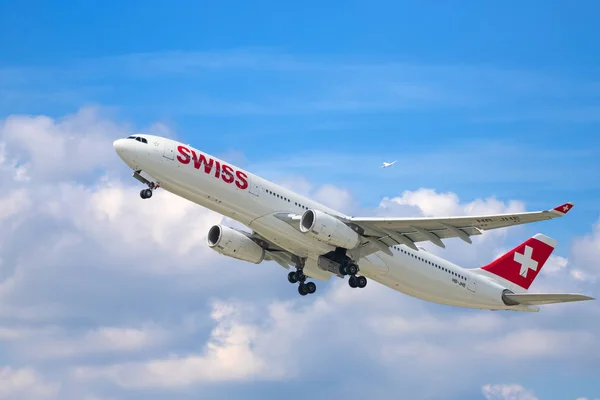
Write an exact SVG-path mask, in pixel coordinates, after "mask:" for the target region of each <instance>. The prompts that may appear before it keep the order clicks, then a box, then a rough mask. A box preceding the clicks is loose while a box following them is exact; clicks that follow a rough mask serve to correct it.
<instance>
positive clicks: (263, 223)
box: [115, 135, 526, 310]
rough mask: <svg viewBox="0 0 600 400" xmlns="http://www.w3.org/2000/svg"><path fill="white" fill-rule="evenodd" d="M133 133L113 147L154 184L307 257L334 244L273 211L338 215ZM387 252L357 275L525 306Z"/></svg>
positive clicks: (427, 293)
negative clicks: (503, 300) (133, 138)
mask: <svg viewBox="0 0 600 400" xmlns="http://www.w3.org/2000/svg"><path fill="white" fill-rule="evenodd" d="M138 136H142V137H144V138H145V139H146V140H147V143H142V142H139V141H136V140H131V139H120V140H122V141H123V142H120V143H121V145H120V146H118V147H117V145H115V148H116V149H117V152H118V153H119V155H120V157H121V158H122V159H123V160H124V161H125V162H126V163H127V164H128V165H129V166H130V167H131V168H132V169H133V170H142V171H143V172H144V173H145V174H148V175H149V176H151V177H152V178H154V179H155V180H156V181H158V182H159V183H160V187H161V188H163V189H165V190H167V191H169V192H171V193H174V194H176V195H178V196H181V197H183V198H186V199H188V200H190V201H192V202H194V203H196V204H199V205H201V206H203V207H206V208H208V209H210V210H213V211H215V212H217V213H219V214H222V215H224V216H226V217H229V218H232V219H234V220H237V221H239V222H241V223H242V224H244V225H246V226H248V227H249V228H251V229H252V230H253V231H255V232H256V233H258V234H259V235H261V236H263V237H264V238H266V239H267V240H269V241H271V242H273V243H275V244H276V245H278V246H280V247H282V248H283V249H285V250H287V251H289V252H291V253H293V254H296V255H297V256H299V257H303V258H309V259H313V260H314V259H316V258H318V256H320V255H322V254H325V253H328V252H330V251H332V250H334V249H335V248H334V247H333V246H331V245H328V244H326V243H324V242H321V241H319V240H316V239H315V238H314V237H313V236H311V235H307V234H304V233H302V232H301V231H300V230H298V229H296V228H295V227H293V226H292V225H290V224H289V223H287V222H285V221H283V220H280V219H278V218H276V217H274V216H273V214H274V213H278V212H284V213H289V214H302V213H304V212H305V211H306V210H308V209H317V210H320V211H323V212H326V213H328V214H330V215H333V216H344V215H343V214H341V213H340V212H338V211H335V210H332V209H330V208H328V207H326V206H324V205H322V204H319V203H317V202H315V201H313V200H311V199H308V198H306V197H304V196H301V195H299V194H297V193H294V192H293V191H291V190H288V189H286V188H283V187H281V186H279V185H277V184H275V183H272V182H269V181H267V180H265V179H263V178H261V177H259V176H256V175H254V174H251V173H249V172H247V171H244V170H242V169H240V168H237V167H235V166H233V165H231V164H229V163H227V162H226V161H223V160H220V159H218V158H216V157H213V156H210V155H208V154H206V153H202V152H200V151H199V150H197V149H194V148H193V147H191V146H189V145H184V144H182V143H179V142H176V141H173V140H171V139H166V138H162V137H157V136H151V135H138ZM115 143H116V142H115ZM211 160H212V161H211ZM223 171H225V172H226V174H225V176H223ZM232 178H233V179H232ZM391 250H392V253H393V256H389V255H388V254H385V253H384V252H381V251H379V252H377V253H373V254H371V255H369V256H367V257H362V258H361V259H360V260H358V264H359V268H360V274H361V275H364V276H365V277H367V278H369V279H372V280H374V281H377V282H379V283H381V284H383V285H385V286H387V287H390V288H392V289H395V290H397V291H400V292H403V293H406V294H408V295H411V296H414V297H417V298H420V299H423V300H427V301H432V302H436V303H441V304H447V305H453V306H461V307H469V308H483V309H513V310H514V309H520V310H526V307H514V306H512V307H507V306H506V305H505V304H504V303H503V302H502V300H501V293H502V291H503V290H504V289H505V287H503V286H501V285H500V284H499V283H497V282H496V281H494V280H492V279H490V278H489V277H487V276H485V275H481V274H478V273H475V272H473V270H466V269H464V268H461V267H459V266H457V265H455V264H453V263H451V262H449V261H447V260H444V259H442V258H440V257H437V256H436V255H434V254H432V253H430V252H427V251H426V250H420V251H415V250H412V249H410V248H409V247H406V246H404V245H398V246H394V247H392V248H391ZM306 274H307V275H309V276H313V277H314V278H316V279H321V280H324V279H328V278H329V277H330V276H331V274H330V273H329V272H327V271H323V270H320V269H318V271H317V270H308V271H307V272H306Z"/></svg>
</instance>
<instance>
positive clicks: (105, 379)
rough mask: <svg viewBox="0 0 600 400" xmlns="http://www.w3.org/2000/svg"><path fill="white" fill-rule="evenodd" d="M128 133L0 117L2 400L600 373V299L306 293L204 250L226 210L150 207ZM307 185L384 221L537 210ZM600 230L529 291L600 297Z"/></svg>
mask: <svg viewBox="0 0 600 400" xmlns="http://www.w3.org/2000/svg"><path fill="white" fill-rule="evenodd" d="M132 130H133V128H132V127H131V126H128V125H127V124H123V123H120V122H115V121H113V120H112V119H109V118H107V117H106V116H103V115H102V112H101V110H98V109H82V110H80V111H79V112H77V113H76V114H73V115H68V116H65V117H63V118H59V119H53V118H50V117H46V116H10V117H8V118H6V119H5V120H4V121H2V123H1V124H0V184H1V185H2V188H3V190H2V192H1V193H0V320H1V322H2V324H1V328H0V349H1V350H2V354H3V355H4V357H3V361H2V363H3V367H2V369H1V370H0V398H19V399H22V398H24V399H27V398H32V399H33V398H35V399H58V398H60V399H82V398H90V399H91V398H97V399H100V398H128V399H137V398H140V399H142V398H148V396H149V394H152V396H154V397H152V398H169V399H178V398H182V399H183V398H191V397H193V396H194V394H196V395H197V394H198V393H200V392H202V393H204V394H206V395H208V396H214V397H241V396H242V394H253V393H254V394H256V395H257V396H259V395H264V394H265V393H266V392H265V386H264V384H265V383H270V384H272V386H270V389H269V393H270V394H271V395H283V394H286V395H287V396H288V397H291V398H304V397H305V393H304V392H302V391H299V389H300V388H302V387H305V386H306V383H307V382H313V383H314V382H320V383H321V384H320V385H319V390H315V391H314V393H311V396H312V397H315V398H332V397H338V396H344V397H346V398H364V397H365V396H371V397H373V396H374V397H377V398H396V394H397V393H398V392H399V391H402V393H405V394H406V396H408V397H410V398H415V399H421V398H422V399H429V398H439V397H444V398H471V397H472V398H481V396H482V394H483V396H485V398H487V399H504V398H505V399H528V400H531V399H537V398H538V397H536V395H534V394H533V393H537V392H538V391H537V390H533V389H524V388H523V386H525V387H529V386H528V385H527V384H526V382H522V381H521V379H523V377H526V376H527V374H528V373H529V372H530V371H531V370H535V371H536V373H537V374H546V375H548V376H552V374H555V373H556V371H554V370H553V368H552V365H556V364H557V363H560V365H561V366H562V368H563V369H566V370H570V371H573V373H577V374H580V375H581V376H586V374H589V372H588V371H594V370H597V369H598V367H600V357H599V356H598V355H597V352H593V351H590V349H594V348H597V346H598V345H599V340H600V329H599V328H600V325H599V324H598V322H596V321H598V319H597V318H593V317H595V316H598V315H599V314H600V312H599V311H600V310H599V308H598V306H597V305H596V304H595V302H589V303H585V304H580V305H579V304H578V305H557V306H554V307H548V308H545V309H544V310H543V311H542V312H541V313H539V314H536V315H530V314H517V313H502V312H499V313H492V312H478V311H473V310H460V309H455V308H452V307H446V306H441V305H436V304H430V303H425V302H423V301H420V300H417V299H413V298H410V297H408V296H405V295H403V294H401V293H397V292H394V291H392V290H390V289H388V288H385V287H382V286H381V285H377V284H374V283H373V284H371V285H368V286H367V288H365V289H364V290H361V291H356V290H354V291H353V290H351V289H350V288H349V287H348V285H347V283H346V282H345V281H341V280H337V279H333V280H332V281H331V282H328V283H327V284H322V283H321V284H319V286H318V289H317V290H318V292H317V293H318V294H317V295H315V296H312V297H310V298H301V297H299V296H298V295H297V293H296V291H295V290H294V287H292V286H291V285H289V283H287V281H286V278H285V270H283V269H281V268H280V267H279V266H278V265H276V264H274V263H265V264H261V265H257V266H256V265H250V264H246V263H243V262H240V261H237V260H230V259H227V258H225V257H222V256H219V255H217V254H216V253H214V252H213V251H212V250H210V249H208V248H207V246H205V235H206V232H207V231H208V228H209V227H210V226H211V225H212V224H214V223H218V222H219V221H221V220H222V217H221V216H220V215H218V214H215V213H213V212H211V211H208V210H205V209H203V208H201V207H199V206H196V205H194V204H192V203H190V202H188V201H186V200H183V199H180V198H177V197H176V196H173V195H171V194H169V193H166V192H164V191H159V192H157V193H156V194H155V196H154V197H153V198H152V199H151V200H149V201H143V200H141V199H140V198H139V196H138V192H139V186H138V185H137V182H136V181H135V180H133V179H131V177H130V173H129V171H127V170H126V168H125V167H124V166H123V165H122V163H120V160H119V159H118V157H117V156H116V154H114V152H113V150H112V146H111V142H112V140H114V139H115V138H117V137H122V136H125V135H126V134H127V133H129V132H130V131H132ZM92 149H93V151H92ZM309 179H310V178H309V177H304V180H298V177H288V178H287V181H286V180H285V179H282V181H281V183H282V184H284V185H288V186H289V185H292V184H293V185H296V183H297V182H301V183H302V185H301V189H300V190H299V191H300V192H305V193H308V194H310V195H312V196H314V197H315V198H317V199H319V200H320V201H323V202H325V203H328V205H330V206H334V207H337V208H340V209H342V210H344V211H347V212H348V211H353V212H356V213H371V214H374V215H414V216H417V215H422V216H434V215H453V214H463V213H466V214H486V213H497V212H513V211H524V210H527V209H528V208H527V205H526V204H524V203H523V202H522V201H519V200H518V199H515V200H513V201H508V202H503V201H500V200H498V199H495V198H493V197H490V198H483V199H476V200H474V201H470V202H463V201H461V199H460V197H459V196H458V195H457V194H455V193H439V192H437V191H435V190H434V189H429V188H423V189H419V190H414V191H406V192H403V193H400V194H398V195H397V196H395V197H391V198H383V199H382V200H381V202H380V204H379V205H378V206H377V207H376V208H375V209H368V208H365V207H363V206H361V204H360V201H359V200H358V199H356V198H353V196H352V195H351V194H350V192H349V191H348V190H347V189H345V188H341V187H338V186H335V185H323V186H315V185H312V184H311V183H310V180H309ZM292 182H293V183H292ZM599 226H600V224H598V223H596V224H595V225H594V226H592V227H590V231H589V233H588V234H586V235H584V236H581V237H578V238H575V239H574V240H573V242H572V243H570V244H568V243H561V244H559V246H561V248H564V249H565V255H564V256H554V257H553V258H552V259H551V262H550V263H549V265H547V266H546V267H545V270H544V272H542V274H541V275H540V277H539V278H538V280H539V282H538V281H536V284H534V286H533V287H532V290H534V291H537V290H539V291H542V290H546V289H548V290H550V289H552V290H557V291H558V290H560V291H576V292H582V293H586V294H590V295H592V296H593V295H597V294H598V289H597V286H595V282H596V279H597V278H598V276H599V274H600V269H599V267H598V263H597V261H596V260H598V259H599V258H600V239H599V238H600V230H599V229H600V228H599ZM529 234H530V232H529V231H528V230H527V229H525V228H521V227H519V228H511V229H510V230H506V231H502V232H493V233H492V232H490V233H487V234H485V235H483V236H482V237H478V238H476V240H475V241H474V242H475V243H474V244H473V245H471V246H469V245H467V244H464V243H462V242H460V241H449V242H448V248H447V249H445V250H441V249H434V248H432V251H437V252H438V253H439V254H442V255H444V256H445V257H446V258H449V259H451V260H452V261H454V262H458V263H461V264H464V265H465V266H468V267H474V266H479V265H480V264H482V263H486V262H488V261H489V260H490V259H493V258H494V257H496V256H497V255H499V254H500V253H501V252H503V251H505V250H506V247H507V246H508V245H509V244H510V238H509V236H510V237H514V235H523V236H524V235H529ZM521 239H524V237H520V238H519V239H518V240H519V241H520V240H521ZM567 249H568V251H566V250H567ZM359 376H360V378H361V379H355V378H358V377H359ZM498 382H500V383H498ZM502 382H517V383H515V384H512V383H510V384H506V383H502ZM550 384H551V383H550ZM520 385H523V386H520ZM308 386H309V387H310V385H308ZM482 388H483V389H482ZM297 389H298V390H297ZM578 395H579V394H578V393H574V394H573V398H575V397H576V396H578ZM538 396H539V395H538ZM540 398H542V397H540Z"/></svg>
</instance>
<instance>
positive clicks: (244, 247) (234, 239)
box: [206, 225, 265, 264]
mask: <svg viewBox="0 0 600 400" xmlns="http://www.w3.org/2000/svg"><path fill="white" fill-rule="evenodd" d="M206 243H207V244H208V247H210V248H211V249H213V250H215V251H216V252H217V253H220V254H223V255H226V256H229V257H233V258H237V259H238V260H242V261H248V262H251V263H254V264H259V263H261V262H262V261H263V260H264V259H265V250H264V249H263V248H262V247H260V246H259V245H258V244H256V243H255V242H254V241H253V240H252V239H250V238H249V237H248V236H246V235H244V234H243V233H242V232H239V231H236V230H235V229H232V228H229V227H227V226H222V225H214V226H212V227H211V228H210V230H209V231H208V236H207V237H206Z"/></svg>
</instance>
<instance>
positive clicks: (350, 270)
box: [346, 264, 358, 275]
mask: <svg viewBox="0 0 600 400" xmlns="http://www.w3.org/2000/svg"><path fill="white" fill-rule="evenodd" d="M346 272H347V273H348V275H356V273H357V272H358V266H357V265H356V264H348V266H347V267H346Z"/></svg>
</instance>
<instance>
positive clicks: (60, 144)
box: [0, 108, 130, 180]
mask: <svg viewBox="0 0 600 400" xmlns="http://www.w3.org/2000/svg"><path fill="white" fill-rule="evenodd" d="M128 131H129V129H127V128H126V127H124V126H122V125H117V124H114V123H113V122H112V121H110V120H108V119H105V118H102V116H101V115H100V110H99V109H97V108H82V109H80V110H79V111H78V112H77V113H76V114H74V115H69V116H67V117H65V118H63V119H61V120H54V119H52V118H50V117H46V116H35V117H32V116H27V115H12V116H9V117H7V118H6V119H5V120H4V121H3V122H2V123H1V124H0V140H1V141H2V142H4V146H5V149H4V157H3V158H8V157H10V160H11V161H10V162H11V164H12V165H13V166H14V167H15V168H16V172H15V174H16V178H17V179H19V180H26V179H27V178H26V176H27V177H29V176H31V177H33V178H35V179H46V180H47V179H66V178H68V177H71V176H77V175H82V174H85V173H88V172H91V171H94V170H95V169H96V168H98V167H105V166H106V165H107V163H108V161H109V160H111V159H113V158H114V151H113V149H112V141H113V140H114V139H116V138H118V137H122V136H124V135H126V134H127V133H130V132H128ZM7 154H10V156H8V155H7ZM6 161H7V160H5V163H6ZM25 171H26V172H25Z"/></svg>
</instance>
